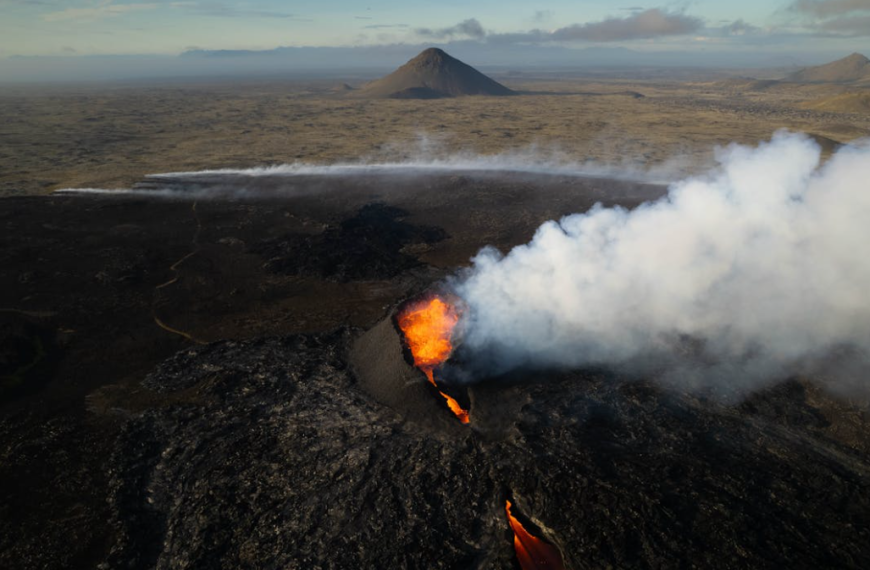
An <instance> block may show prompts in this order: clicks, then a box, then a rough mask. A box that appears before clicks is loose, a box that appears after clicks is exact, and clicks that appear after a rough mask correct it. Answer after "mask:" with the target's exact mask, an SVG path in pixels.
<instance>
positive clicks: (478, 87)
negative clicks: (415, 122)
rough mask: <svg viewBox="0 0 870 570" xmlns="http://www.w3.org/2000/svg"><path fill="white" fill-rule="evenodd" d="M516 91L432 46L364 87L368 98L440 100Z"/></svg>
mask: <svg viewBox="0 0 870 570" xmlns="http://www.w3.org/2000/svg"><path fill="white" fill-rule="evenodd" d="M514 94H515V93H514V92H513V91H511V90H510V89H508V88H507V87H505V86H504V85H502V84H501V83H498V82H497V81H494V80H492V79H490V78H489V77H487V76H486V75H484V74H482V73H481V72H479V71H477V70H476V69H474V68H473V67H471V66H470V65H468V64H465V63H463V62H461V61H459V60H458V59H456V58H455V57H451V56H450V55H448V54H447V53H445V52H444V51H443V50H440V49H438V48H429V49H427V50H424V51H423V52H421V53H420V55H418V56H417V57H415V58H414V59H412V60H410V61H409V62H408V63H406V64H405V65H403V66H402V67H400V68H399V69H397V70H396V71H394V72H393V73H391V74H390V75H387V76H386V77H383V78H381V79H378V80H376V81H372V82H371V83H369V84H368V85H366V86H364V87H363V88H362V89H360V95H363V96H366V97H392V98H397V99H436V98H439V97H459V96H462V95H514Z"/></svg>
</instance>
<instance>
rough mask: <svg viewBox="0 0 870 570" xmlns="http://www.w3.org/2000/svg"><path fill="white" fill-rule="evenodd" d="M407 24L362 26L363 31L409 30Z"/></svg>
mask: <svg viewBox="0 0 870 570" xmlns="http://www.w3.org/2000/svg"><path fill="white" fill-rule="evenodd" d="M409 27H410V26H409V25H408V24H369V25H368V26H363V29H364V30H391V29H396V28H409Z"/></svg>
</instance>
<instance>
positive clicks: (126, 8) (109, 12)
mask: <svg viewBox="0 0 870 570" xmlns="http://www.w3.org/2000/svg"><path fill="white" fill-rule="evenodd" d="M162 6H164V5H163V4H158V3H154V2H149V3H138V4H114V3H113V2H112V0H106V1H104V2H100V3H99V4H97V5H95V6H91V7H87V8H66V9H64V10H59V11H56V12H48V13H46V14H43V15H42V19H43V20H45V21H46V22H65V21H71V20H86V21H94V20H102V19H104V18H111V17H114V16H120V15H122V14H126V13H128V12H138V11H142V10H154V9H156V8H160V7H162Z"/></svg>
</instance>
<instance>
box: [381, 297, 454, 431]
mask: <svg viewBox="0 0 870 570" xmlns="http://www.w3.org/2000/svg"><path fill="white" fill-rule="evenodd" d="M397 322H398V324H399V328H400V329H401V330H402V333H403V334H404V335H405V341H406V342H407V343H408V348H409V349H410V350H411V354H412V355H413V357H414V366H416V367H417V368H419V369H420V370H422V371H423V373H424V374H426V378H428V379H429V382H431V383H432V385H433V386H435V388H438V393H439V394H441V396H442V397H443V398H444V401H445V402H447V407H449V408H450V411H452V412H453V413H454V414H455V415H456V417H457V418H459V421H461V422H462V423H464V424H467V423H468V422H469V417H468V410H466V409H464V408H463V407H462V406H461V405H460V404H459V402H457V401H456V399H455V398H452V397H451V396H449V395H447V394H445V393H444V392H442V391H441V389H440V388H439V387H438V384H437V382H435V369H436V368H437V367H439V366H441V365H442V364H443V363H444V362H445V361H446V360H447V359H448V358H449V357H450V353H451V352H452V351H453V344H452V343H451V338H452V336H453V329H454V328H455V327H456V323H457V322H459V311H458V310H457V309H456V307H455V306H454V305H452V304H450V303H448V302H446V301H445V300H444V299H442V298H441V297H438V296H434V297H431V298H430V299H428V300H424V301H421V302H418V303H413V304H410V305H408V306H407V307H406V308H405V309H403V310H402V312H401V314H400V315H399V316H398V319H397Z"/></svg>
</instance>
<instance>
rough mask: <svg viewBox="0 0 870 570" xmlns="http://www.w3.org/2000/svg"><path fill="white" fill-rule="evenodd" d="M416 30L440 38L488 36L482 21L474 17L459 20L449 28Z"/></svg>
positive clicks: (423, 34) (422, 34) (425, 35)
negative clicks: (481, 23)
mask: <svg viewBox="0 0 870 570" xmlns="http://www.w3.org/2000/svg"><path fill="white" fill-rule="evenodd" d="M415 32H416V33H417V35H419V36H423V37H427V38H433V39H440V40H444V39H451V38H455V37H465V38H474V39H478V40H482V39H483V38H485V37H486V30H484V29H483V26H482V25H480V22H478V21H477V20H476V19H474V18H469V19H467V20H463V21H462V22H459V23H458V24H456V25H455V26H450V27H449V28H439V29H431V28H417V29H416V30H415Z"/></svg>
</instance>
